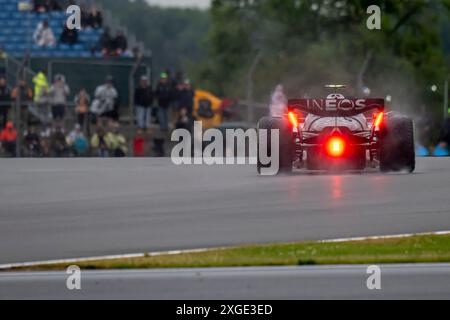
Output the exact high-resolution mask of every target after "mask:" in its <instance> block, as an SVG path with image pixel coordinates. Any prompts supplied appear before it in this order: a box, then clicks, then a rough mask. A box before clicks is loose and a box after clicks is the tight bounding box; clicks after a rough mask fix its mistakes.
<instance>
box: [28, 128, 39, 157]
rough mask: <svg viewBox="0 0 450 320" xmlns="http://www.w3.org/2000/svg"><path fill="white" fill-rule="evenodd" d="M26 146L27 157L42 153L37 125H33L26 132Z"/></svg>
mask: <svg viewBox="0 0 450 320" xmlns="http://www.w3.org/2000/svg"><path fill="white" fill-rule="evenodd" d="M24 147H25V156H26V157H39V156H40V155H41V137H40V136H39V134H38V133H37V130H36V127H35V126H31V127H30V130H29V131H28V132H26V133H25V137H24Z"/></svg>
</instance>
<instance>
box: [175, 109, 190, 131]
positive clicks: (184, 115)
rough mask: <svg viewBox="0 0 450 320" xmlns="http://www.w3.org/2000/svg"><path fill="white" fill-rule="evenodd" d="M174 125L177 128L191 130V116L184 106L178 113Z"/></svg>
mask: <svg viewBox="0 0 450 320" xmlns="http://www.w3.org/2000/svg"><path fill="white" fill-rule="evenodd" d="M175 127H176V128H177V129H186V130H188V131H191V130H192V121H191V117H190V116H189V114H188V111H187V109H186V108H182V109H181V110H180V115H179V117H178V120H177V122H176V123H175Z"/></svg>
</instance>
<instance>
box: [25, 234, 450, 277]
mask: <svg viewBox="0 0 450 320" xmlns="http://www.w3.org/2000/svg"><path fill="white" fill-rule="evenodd" d="M420 262H422V263H438V262H450V235H439V236H413V237H408V238H391V239H380V240H367V241H349V242H340V243H319V242H300V243H287V244H268V245H248V246H242V247H233V248H229V249H220V250H211V251H207V252H201V253H186V254H179V255H161V256H154V257H150V256H148V257H143V258H133V259H116V260H103V261H89V262H79V263H77V265H78V266H80V267H81V268H82V269H131V268H133V269H141V268H193V267H201V268H205V267H243V266H292V265H324V264H378V263H379V264H381V263H420ZM67 267H68V265H62V264H60V265H47V266H38V267H33V268H26V270H59V269H65V268H67ZM22 270H23V269H22Z"/></svg>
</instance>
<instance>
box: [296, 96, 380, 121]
mask: <svg viewBox="0 0 450 320" xmlns="http://www.w3.org/2000/svg"><path fill="white" fill-rule="evenodd" d="M288 108H289V110H290V111H292V110H295V109H297V110H299V111H300V112H302V113H311V114H314V115H317V116H321V117H352V116H356V115H358V114H361V113H365V112H368V111H371V110H375V109H377V110H378V112H383V111H384V99H341V100H337V99H292V100H289V102H288Z"/></svg>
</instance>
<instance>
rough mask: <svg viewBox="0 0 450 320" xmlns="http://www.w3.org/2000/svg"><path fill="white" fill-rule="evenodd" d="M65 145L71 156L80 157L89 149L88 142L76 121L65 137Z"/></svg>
mask: <svg viewBox="0 0 450 320" xmlns="http://www.w3.org/2000/svg"><path fill="white" fill-rule="evenodd" d="M66 141H67V145H68V147H69V150H70V153H71V155H73V156H76V157H80V156H85V155H86V154H87V151H88V149H89V143H88V140H87V139H86V137H85V136H84V133H83V131H82V130H81V126H80V125H79V124H78V123H77V124H76V125H75V127H74V128H73V130H72V131H71V132H70V133H69V135H68V136H67V138H66Z"/></svg>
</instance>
